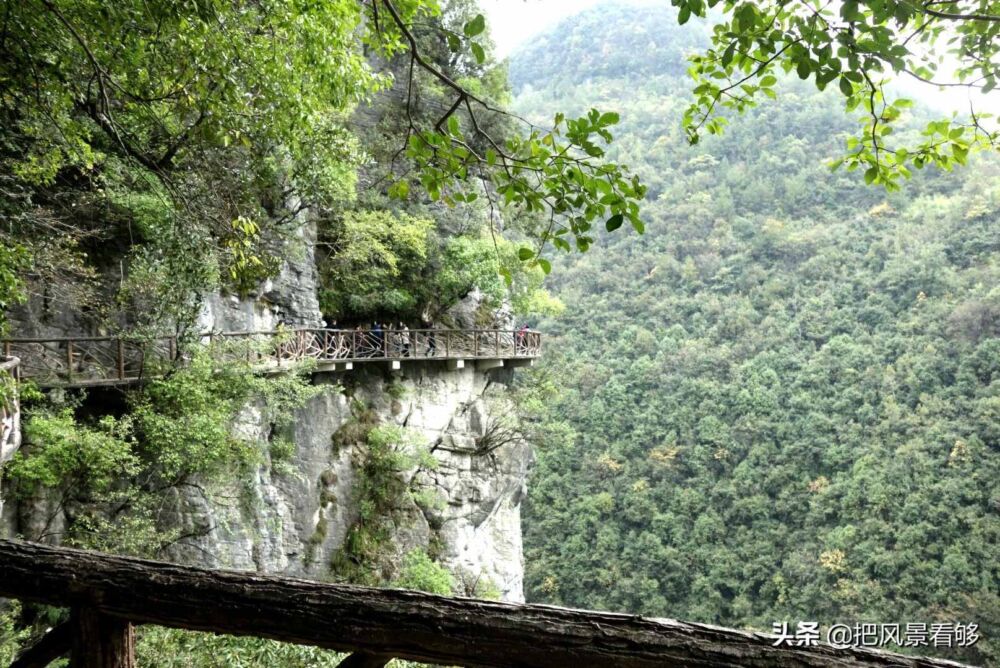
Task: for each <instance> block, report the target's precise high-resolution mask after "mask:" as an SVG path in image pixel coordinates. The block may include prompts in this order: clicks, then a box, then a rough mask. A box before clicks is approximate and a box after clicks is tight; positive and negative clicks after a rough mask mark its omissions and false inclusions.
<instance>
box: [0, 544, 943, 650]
mask: <svg viewBox="0 0 1000 668" xmlns="http://www.w3.org/2000/svg"><path fill="white" fill-rule="evenodd" d="M0 596H3V597H10V598H18V599H22V600H27V601H34V602H36V603H44V604H48V605H55V606H63V607H70V608H71V609H72V610H73V614H72V617H71V620H70V622H69V624H70V632H69V633H68V635H69V636H71V640H70V641H69V645H71V647H72V663H71V665H72V666H73V668H130V666H131V663H130V661H131V655H132V652H133V640H132V631H131V625H132V624H159V625H162V626H169V627H174V628H180V629H192V630H198V631H212V632H215V633H225V634H234V635H252V636H260V637H265V638H272V639H275V640H282V641H286V642H293V643H300V644H306V645H315V646H319V647H325V648H329V649H334V650H340V651H345V652H355V654H353V655H352V656H351V657H350V658H349V659H347V660H346V661H345V662H344V663H343V664H342V665H344V666H348V667H350V666H355V667H359V666H363V667H369V668H371V667H376V666H382V665H385V663H386V662H387V661H388V660H389V658H390V657H397V658H402V659H410V660H414V661H423V662H427V663H432V664H442V665H447V666H472V667H478V668H501V667H503V668H542V667H546V668H612V667H614V668H654V667H655V668H671V667H680V666H685V667H691V668H698V667H709V666H711V667H713V668H727V667H729V668H735V667H737V666H740V667H743V668H754V667H761V666H795V667H799V668H802V667H809V666H816V667H824V668H830V667H833V666H836V667H838V668H845V667H851V666H882V667H890V666H891V667H897V668H938V667H945V666H952V667H954V666H959V665H960V664H957V663H954V662H950V661H940V660H934V659H923V658H917V657H907V656H902V655H898V654H890V653H885V652H878V651H874V650H864V649H845V650H839V649H834V648H832V647H829V646H818V647H803V648H798V647H795V648H793V647H786V646H781V647H775V646H774V639H773V638H772V637H770V636H767V635H764V634H759V633H751V632H745V631H736V630H732V629H725V628H720V627H715V626H709V625H705V624H688V623H683V622H677V621H673V620H668V619H648V618H643V617H638V616H634V615H624V614H615V613H608V612H591V611H584V610H570V609H566V608H558V607H553V606H544V605H514V604H509V603H498V602H493V601H482V600H477V599H469V598H446V597H442V596H434V595H430V594H423V593H419V592H412V591H403V590H392V589H373V588H368V587H354V586H347V585H335V584H326V583H320V582H311V581H307V580H299V579H294V578H288V577H277V576H264V575H258V574H255V573H246V572H234V571H214V570H206V569H202V568H193V567H189V566H179V565H175V564H167V563H161V562H156V561H148V560H142V559H134V558H129V557H118V556H110V555H105V554H98V553H94V552H86V551H81V550H73V549H66V548H55V547H50V546H44V545H38V544H33V543H24V542H17V541H0ZM42 642H45V641H44V640H43V641H42ZM49 644H50V645H52V644H53V643H52V642H50V643H49ZM64 649H66V650H67V651H68V650H69V649H70V647H69V646H67V647H65V648H64ZM51 651H52V650H51V647H50V648H49V652H50V654H51ZM26 665H27V664H26Z"/></svg>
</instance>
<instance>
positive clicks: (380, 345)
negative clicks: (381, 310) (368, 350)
mask: <svg viewBox="0 0 1000 668" xmlns="http://www.w3.org/2000/svg"><path fill="white" fill-rule="evenodd" d="M372 338H373V339H374V349H373V350H372V355H371V356H372V357H388V355H386V354H385V331H384V330H383V329H382V324H381V323H379V322H378V321H377V320H376V321H375V326H374V327H372Z"/></svg>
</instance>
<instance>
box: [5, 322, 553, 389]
mask: <svg viewBox="0 0 1000 668" xmlns="http://www.w3.org/2000/svg"><path fill="white" fill-rule="evenodd" d="M195 341H197V342H200V343H203V344H208V345H212V349H213V350H215V351H217V354H219V355H220V357H221V358H223V359H224V358H225V357H227V356H229V357H234V356H239V357H246V359H248V360H249V361H251V362H253V363H255V364H260V365H262V366H263V367H267V366H275V367H280V366H282V365H284V364H287V363H290V362H294V361H298V360H303V359H314V360H316V361H317V362H320V363H324V362H373V361H385V360H406V359H410V360H413V359H428V358H438V359H518V358H526V359H531V358H535V357H538V356H539V355H540V354H541V345H542V341H541V334H540V333H539V332H535V331H523V330H500V329H470V330H463V329H413V330H393V329H390V330H370V329H368V330H361V329H357V330H336V329H289V330H276V331H266V332H218V333H216V332H212V333H205V334H201V335H198V336H196V337H195ZM213 344H218V345H213ZM3 350H4V354H5V355H6V356H8V357H10V356H13V355H16V356H17V357H18V358H20V360H21V362H20V368H19V374H20V378H22V379H26V380H32V381H34V382H35V383H37V384H38V385H40V386H43V387H47V386H92V385H114V384H120V383H129V382H136V381H139V380H141V379H143V378H149V377H151V376H155V375H158V374H160V373H162V372H163V370H164V369H166V368H168V367H169V366H170V365H173V364H174V363H176V362H177V361H178V360H179V359H182V358H183V356H184V354H185V350H186V348H185V346H184V345H183V341H182V340H179V339H178V338H177V337H175V336H158V337H151V338H133V337H128V336H121V337H112V336H89V337H64V338H19V339H6V340H4V341H3Z"/></svg>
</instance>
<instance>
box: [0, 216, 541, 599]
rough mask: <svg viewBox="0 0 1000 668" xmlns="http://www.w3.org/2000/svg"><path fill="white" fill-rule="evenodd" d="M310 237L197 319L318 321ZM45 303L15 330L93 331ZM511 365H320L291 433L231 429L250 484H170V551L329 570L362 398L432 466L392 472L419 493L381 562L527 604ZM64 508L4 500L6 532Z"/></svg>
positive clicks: (464, 320)
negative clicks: (442, 575)
mask: <svg viewBox="0 0 1000 668" xmlns="http://www.w3.org/2000/svg"><path fill="white" fill-rule="evenodd" d="M314 240H315V228H314V225H313V224H312V223H310V222H308V221H304V225H303V226H302V227H301V228H300V232H299V238H298V240H297V241H296V243H295V244H292V245H291V246H289V247H287V248H286V249H285V252H283V253H282V255H283V256H284V257H285V262H284V264H283V266H282V268H281V271H280V273H279V275H278V276H277V277H275V278H274V279H273V280H271V281H268V282H267V283H265V284H264V285H262V286H260V288H259V290H257V291H256V292H255V293H253V294H250V295H247V296H245V297H243V298H236V297H233V296H229V295H225V294H221V293H220V294H214V295H210V296H209V297H207V298H206V299H205V300H204V301H203V308H202V314H201V317H200V319H199V323H198V324H199V327H200V328H202V330H215V331H247V330H268V329H273V328H274V327H275V326H277V325H278V324H279V323H283V324H286V325H291V326H307V327H309V326H312V327H315V326H322V324H321V323H322V318H321V314H320V312H319V308H318V302H317V298H316V294H317V271H316V266H315V263H314V261H313V258H312V247H313V243H314ZM479 302H480V299H479V298H478V292H477V291H473V292H472V293H471V294H470V295H469V296H468V297H467V298H466V299H464V300H463V301H462V302H461V303H460V304H457V305H456V307H455V308H454V309H453V311H452V313H450V314H448V316H447V318H448V320H449V322H454V323H458V324H459V325H460V326H461V325H464V326H467V327H471V326H475V324H476V321H475V317H476V316H475V314H476V313H478V312H479V311H480V310H481V309H480V308H479V306H480V304H479ZM46 313H49V312H48V311H46V310H45V305H44V304H42V303H41V301H40V300H39V299H38V298H33V299H32V300H31V301H29V303H28V304H27V305H25V307H23V308H21V309H18V310H17V312H16V316H17V317H16V318H15V319H14V330H13V332H12V334H13V335H14V336H27V335H40V334H41V335H47V336H59V335H80V334H87V333H91V332H90V330H89V328H88V326H86V325H85V322H86V318H85V317H83V316H82V315H80V314H78V313H75V312H73V310H72V309H70V310H69V312H68V313H67V314H66V315H64V316H60V317H59V318H53V317H51V314H50V315H45V314H46ZM495 319H496V320H497V321H506V320H509V314H504V313H503V312H502V311H501V312H500V313H498V314H496V318H495ZM508 324H509V323H508ZM511 374H512V371H511V370H510V369H504V368H497V369H491V370H485V369H477V368H476V367H475V365H474V364H472V363H469V365H468V366H467V367H466V368H463V369H449V368H448V367H447V366H446V364H445V362H444V361H428V360H412V361H406V362H404V363H403V364H402V369H401V370H398V371H392V370H391V369H390V368H389V365H387V364H381V363H376V362H369V363H360V364H357V365H355V368H354V370H352V371H345V372H338V373H334V372H322V373H316V374H314V376H313V378H314V382H316V383H317V384H323V385H326V386H327V387H328V389H329V391H328V392H326V393H324V394H322V395H320V396H318V397H316V398H314V399H312V400H311V401H310V402H309V403H308V404H307V405H306V406H304V407H303V408H301V409H300V410H298V411H297V412H296V414H295V416H294V420H293V421H292V426H291V427H290V428H286V429H285V431H286V432H287V433H275V428H274V427H273V425H271V424H270V423H268V422H267V421H266V420H265V419H264V418H263V417H262V413H261V411H260V410H258V409H257V408H256V407H255V406H252V405H251V406H248V407H247V408H246V409H245V410H244V411H243V414H242V415H241V416H240V418H239V419H238V421H237V424H236V425H234V429H235V430H236V431H237V432H239V434H240V435H241V436H243V437H246V438H248V439H249V440H251V441H253V442H255V443H256V444H257V445H258V446H259V449H260V452H261V453H262V457H263V460H264V463H263V465H261V466H260V467H259V469H258V470H256V471H255V472H253V473H252V475H251V476H250V478H251V479H250V480H249V481H248V480H239V481H236V480H233V481H232V482H231V483H230V484H227V485H221V486H206V485H199V484H198V483H193V484H185V485H183V486H182V487H179V488H176V489H174V490H173V491H172V492H171V494H172V498H171V502H170V503H169V504H168V505H169V507H168V510H167V511H166V512H165V513H163V514H162V515H161V518H160V519H161V521H162V524H163V528H164V529H165V530H168V531H170V530H177V531H179V533H180V535H181V536H182V538H181V539H180V540H179V541H178V542H176V543H174V544H173V545H172V546H171V547H170V548H169V554H168V556H169V557H171V558H173V559H177V560H180V561H184V562H187V563H193V564H198V565H208V566H215V567H227V568H237V569H256V570H261V571H267V572H281V573H291V574H299V575H306V576H309V577H316V578H325V577H328V576H330V575H331V573H330V563H331V559H332V558H333V556H334V555H335V553H336V552H337V551H338V550H339V549H340V548H341V547H342V546H343V543H344V539H345V536H346V535H347V532H348V530H349V528H350V527H351V526H352V524H353V523H354V522H355V520H356V519H357V516H358V508H357V505H356V502H357V498H356V497H357V495H356V487H357V485H356V483H357V476H358V473H357V471H358V468H359V467H358V460H359V458H360V457H361V456H362V455H363V449H364V447H365V446H364V443H344V442H343V441H342V439H335V438H334V436H335V435H336V434H338V433H339V432H341V430H342V429H343V428H344V427H345V425H348V424H349V423H350V422H351V421H352V420H354V419H355V416H354V415H353V412H352V411H354V410H356V407H357V406H359V405H363V406H365V407H366V410H367V411H368V412H369V413H370V414H371V415H372V416H373V418H372V419H374V420H375V421H377V422H379V423H382V424H394V425H398V426H399V427H402V428H405V429H406V431H407V433H410V434H412V435H414V436H415V440H416V441H417V442H418V443H423V444H425V445H426V446H427V447H428V448H429V449H430V453H431V455H432V456H433V458H434V460H435V461H436V463H437V465H436V466H433V467H428V466H424V467H420V468H416V469H414V470H411V471H404V472H401V475H402V476H403V477H404V478H406V482H407V485H408V486H409V488H411V489H412V490H414V491H417V492H422V494H419V495H415V496H418V497H419V498H421V499H425V500H429V502H427V503H421V504H419V505H418V504H417V503H416V502H415V501H414V499H413V498H411V497H409V496H407V497H406V498H405V499H403V500H402V501H401V507H400V508H398V509H396V511H395V512H394V513H393V517H392V523H393V527H394V528H393V534H394V540H393V541H392V544H391V546H389V550H390V552H391V554H390V556H389V563H390V568H389V570H390V571H392V570H393V564H395V566H397V567H398V564H399V562H400V560H401V559H402V557H403V555H405V554H406V553H407V552H408V551H409V550H411V549H413V548H422V549H424V550H426V551H428V552H429V553H431V554H433V555H434V556H435V557H436V558H437V559H438V561H439V562H440V563H442V564H444V565H445V566H447V567H448V568H449V570H450V571H451V572H452V573H453V575H454V576H455V577H456V580H457V582H458V584H459V585H460V587H462V588H463V589H465V590H466V591H467V593H472V592H473V591H481V585H482V584H483V583H489V584H490V585H491V586H495V588H496V590H499V592H500V595H501V597H502V598H504V599H506V600H512V601H518V600H523V586H522V581H523V566H522V554H521V524H520V522H521V520H520V502H521V498H522V496H523V491H524V486H525V480H526V476H527V471H528V468H529V465H530V462H531V458H532V455H531V449H530V446H529V445H528V444H527V443H525V442H523V440H521V439H520V438H519V437H518V436H517V435H516V432H515V431H512V430H511V429H510V428H509V427H507V428H505V429H503V430H499V431H498V430H497V428H496V427H497V425H499V424H501V422H504V421H507V420H508V418H509V417H510V416H511V415H512V414H513V407H512V406H511V403H510V399H509V397H508V395H507V392H506V386H507V383H508V381H509V380H510V377H511ZM501 432H502V433H501ZM498 433H499V434H500V435H499V436H498ZM278 438H281V439H284V440H285V441H287V442H290V443H291V444H292V445H293V446H294V454H292V455H291V456H290V459H288V460H287V461H281V462H274V461H272V460H271V458H270V455H269V453H270V449H271V444H272V442H273V441H275V439H278ZM8 505H9V506H14V505H15V504H8ZM65 512H66V510H65V509H60V508H58V507H55V506H53V505H52V503H49V502H47V501H46V500H44V499H36V500H34V501H33V503H32V504H30V505H28V504H21V506H20V507H8V508H6V509H5V512H4V525H5V529H4V531H5V532H6V533H20V534H21V535H24V536H26V537H29V538H31V537H36V535H44V536H46V537H47V539H48V540H56V541H57V540H58V538H57V537H58V535H59V534H60V531H61V527H62V525H63V518H62V515H63V514H64V513H65ZM385 575H386V577H391V576H392V575H393V573H391V572H389V573H386V574H385ZM477 586H480V589H478V590H477V589H476V587H477Z"/></svg>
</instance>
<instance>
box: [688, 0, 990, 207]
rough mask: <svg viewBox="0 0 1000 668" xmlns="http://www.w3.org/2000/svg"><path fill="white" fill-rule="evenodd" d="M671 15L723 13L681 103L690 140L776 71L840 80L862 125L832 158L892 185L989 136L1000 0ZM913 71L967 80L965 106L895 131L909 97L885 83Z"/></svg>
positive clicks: (962, 85) (713, 130)
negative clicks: (913, 128)
mask: <svg viewBox="0 0 1000 668" xmlns="http://www.w3.org/2000/svg"><path fill="white" fill-rule="evenodd" d="M671 4H672V5H673V6H674V7H677V8H678V13H677V21H678V23H681V24H684V23H686V22H687V21H688V20H689V19H690V18H691V17H692V16H698V17H709V18H710V19H714V17H715V14H714V12H721V13H722V15H723V17H724V18H723V19H722V20H721V21H718V22H716V23H715V25H714V26H713V28H712V39H711V46H709V47H708V48H707V49H705V50H703V51H702V52H701V53H699V54H697V55H695V56H693V57H692V58H691V67H690V70H689V71H690V74H691V76H692V78H693V79H694V81H695V84H696V86H695V88H694V95H695V101H694V102H693V103H692V104H691V105H690V106H689V107H688V108H687V110H686V111H685V112H684V125H685V128H686V129H687V132H688V138H689V140H690V141H691V142H692V143H693V142H697V141H698V140H699V138H700V136H701V133H702V132H708V133H710V134H718V133H720V132H721V131H722V130H723V128H724V126H725V125H726V123H727V117H726V116H725V115H724V112H725V111H727V110H731V111H736V112H743V111H745V110H746V109H749V108H751V107H753V106H754V105H755V104H756V103H757V101H758V100H759V99H760V98H761V97H766V98H774V97H776V94H775V88H774V87H775V84H776V83H777V81H778V77H777V76H776V74H777V73H779V72H785V73H788V72H792V71H794V72H795V73H796V75H798V77H799V78H800V79H808V80H811V81H813V82H814V83H815V85H816V87H817V88H818V89H819V90H823V89H824V88H826V87H827V86H835V87H836V88H837V89H838V90H839V91H840V92H841V94H842V95H843V96H844V98H845V106H846V108H847V109H848V110H849V111H851V110H854V109H860V110H861V111H862V112H863V117H862V127H861V128H860V130H859V131H858V132H857V133H855V134H854V136H852V137H851V138H850V139H848V141H847V151H846V155H845V156H844V157H843V158H841V159H838V160H836V161H835V162H833V163H832V166H834V167H838V166H840V165H841V164H844V165H846V167H847V169H849V170H853V169H862V170H864V179H865V182H866V183H876V184H881V185H883V186H885V188H886V189H890V190H892V189H896V188H898V187H899V181H900V178H901V177H909V176H910V174H911V168H913V167H915V168H917V169H919V168H922V167H924V166H925V165H929V164H934V165H937V166H938V167H943V168H950V167H951V166H952V165H954V164H960V165H964V164H965V163H966V160H967V157H968V154H969V152H970V151H972V150H976V149H982V148H987V147H992V148H996V147H997V145H998V144H997V142H998V140H1000V131H998V129H997V125H996V123H995V122H993V115H992V114H991V113H989V110H990V108H991V107H990V105H991V104H992V105H993V107H994V108H995V105H996V103H997V100H998V99H1000V97H998V96H997V94H996V93H993V95H992V96H990V95H989V94H990V93H991V92H993V91H994V89H995V88H996V85H997V82H998V79H1000V38H998V36H1000V3H998V2H996V1H995V0H923V1H918V2H913V1H911V0H875V1H874V2H858V1H857V0H845V1H844V2H829V1H824V0H803V1H802V2H786V1H785V0H762V1H761V0H750V1H747V0H708V1H707V2H706V1H705V0H671ZM900 77H908V78H911V79H913V80H914V81H917V82H920V83H922V84H925V85H927V86H931V87H939V88H945V87H947V88H950V89H958V90H960V91H963V92H968V93H969V94H968V96H967V97H968V114H967V115H965V116H964V117H952V118H948V117H945V118H935V119H933V120H930V121H928V122H927V123H926V124H925V125H924V128H923V130H922V131H921V132H920V133H919V134H917V133H909V134H906V135H904V136H903V137H897V136H890V135H892V134H893V131H894V130H896V129H898V128H899V127H900V125H901V123H900V121H905V119H906V117H907V110H908V109H909V108H910V107H911V106H912V104H913V101H912V100H911V99H908V98H907V97H906V96H904V95H901V94H900V91H899V89H898V88H895V89H894V88H893V87H892V84H893V83H894V82H895V80H897V79H898V78H900Z"/></svg>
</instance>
